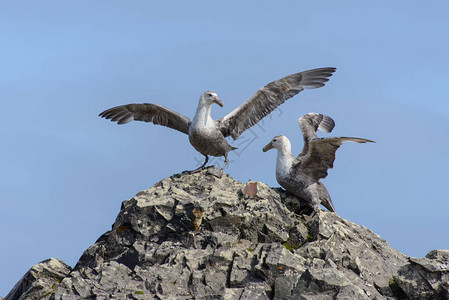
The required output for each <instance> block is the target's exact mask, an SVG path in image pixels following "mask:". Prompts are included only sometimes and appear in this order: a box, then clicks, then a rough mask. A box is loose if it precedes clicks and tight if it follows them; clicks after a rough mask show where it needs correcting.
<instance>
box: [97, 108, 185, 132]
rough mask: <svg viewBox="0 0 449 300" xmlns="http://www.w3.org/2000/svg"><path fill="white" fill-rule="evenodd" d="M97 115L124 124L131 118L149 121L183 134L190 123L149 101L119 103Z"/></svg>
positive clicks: (180, 115) (182, 116)
mask: <svg viewBox="0 0 449 300" xmlns="http://www.w3.org/2000/svg"><path fill="white" fill-rule="evenodd" d="M99 116H100V117H102V118H106V119H111V121H113V122H117V124H125V123H128V122H130V121H133V120H136V121H144V122H151V123H153V124H157V125H162V126H166V127H169V128H172V129H176V130H178V131H181V132H183V133H185V134H189V125H190V123H191V121H190V119H189V117H186V116H184V115H182V114H180V113H177V112H175V111H173V110H171V109H169V108H166V107H164V106H161V105H157V104H151V103H142V104H127V105H120V106H117V107H113V108H110V109H108V110H105V111H104V112H102V113H101V114H99Z"/></svg>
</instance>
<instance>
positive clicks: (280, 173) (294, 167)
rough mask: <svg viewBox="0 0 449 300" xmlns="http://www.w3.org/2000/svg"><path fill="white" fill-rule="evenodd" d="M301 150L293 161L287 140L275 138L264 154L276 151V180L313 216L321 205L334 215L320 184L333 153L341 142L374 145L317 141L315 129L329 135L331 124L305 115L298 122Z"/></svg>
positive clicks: (323, 117)
mask: <svg viewBox="0 0 449 300" xmlns="http://www.w3.org/2000/svg"><path fill="white" fill-rule="evenodd" d="M298 123H299V126H300V128H301V131H302V134H303V138H304V146H303V149H302V151H301V153H300V154H299V155H298V157H296V158H295V157H294V156H293V154H292V150H291V144H290V141H289V139H288V138H287V137H286V136H284V135H278V136H275V137H274V138H273V139H272V140H271V142H270V143H268V144H267V145H266V146H265V147H264V148H263V152H266V151H268V150H270V149H273V148H274V149H276V150H277V151H278V153H277V159H276V180H277V182H278V183H279V184H280V185H281V186H282V187H283V188H284V189H286V190H287V191H288V192H290V193H292V194H293V195H295V196H297V197H298V198H300V199H302V200H304V201H305V203H306V204H307V205H306V206H308V208H307V209H309V208H311V209H312V215H314V214H315V213H316V212H317V211H318V204H322V205H323V206H324V207H325V208H327V209H328V210H329V211H332V212H335V207H334V204H333V203H332V200H331V197H330V195H329V192H328V191H327V189H326V187H325V186H324V184H323V183H322V182H321V179H322V178H325V177H326V176H327V170H328V169H331V168H333V165H334V160H335V152H336V151H337V149H338V148H339V147H340V146H341V145H342V144H343V143H344V142H354V143H367V142H371V143H374V141H371V140H367V139H362V138H355V137H330V138H319V137H318V136H317V135H316V132H317V130H318V129H320V130H321V131H324V132H327V133H329V132H331V131H332V129H334V126H335V122H334V120H333V119H332V118H331V117H329V116H326V115H323V114H317V113H308V114H306V115H304V116H302V117H301V118H299V119H298Z"/></svg>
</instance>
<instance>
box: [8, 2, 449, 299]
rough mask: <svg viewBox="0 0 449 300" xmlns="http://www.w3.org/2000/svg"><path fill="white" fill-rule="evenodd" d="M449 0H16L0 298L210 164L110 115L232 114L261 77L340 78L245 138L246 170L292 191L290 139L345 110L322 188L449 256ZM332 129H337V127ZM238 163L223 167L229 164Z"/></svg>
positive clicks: (163, 134)
mask: <svg viewBox="0 0 449 300" xmlns="http://www.w3.org/2000/svg"><path fill="white" fill-rule="evenodd" d="M448 6H449V4H448V2H447V1H424V2H418V1H414V2H410V1H384V0H379V1H355V0H354V1H328V0H325V1H297V0H296V1H277V2H276V3H274V2H273V1H260V0H259V1H246V2H245V3H244V4H242V3H241V1H226V3H224V2H220V3H218V2H216V1H188V2H185V1H164V2H162V1H161V2H155V1H148V0H146V1H143V0H142V1H118V0H108V1H55V0H53V1H45V0H43V1H38V2H37V1H12V0H6V1H2V2H1V3H0V49H1V53H2V55H1V56H0V66H1V69H2V72H0V99H2V100H1V101H2V117H1V118H0V140H1V141H2V147H1V148H0V169H1V170H2V172H1V173H0V201H1V209H0V245H1V247H0V270H1V272H0V295H1V296H5V295H6V294H7V293H8V292H9V290H10V289H11V288H12V287H13V285H14V284H15V283H16V282H17V281H18V280H19V279H20V277H21V276H22V275H23V274H24V273H25V272H26V271H27V270H28V269H29V268H30V267H31V266H32V265H34V264H36V263H38V262H39V261H41V260H44V259H46V258H49V257H55V258H59V259H62V260H64V261H65V262H66V263H68V264H69V265H71V266H72V267H73V266H74V265H75V264H76V262H77V260H78V258H79V257H80V256H81V254H82V253H83V251H84V250H85V249H86V248H88V247H89V246H90V245H91V244H93V243H94V242H95V241H96V239H97V238H98V237H99V236H100V235H101V234H103V233H104V232H106V231H107V230H109V229H110V227H111V225H112V224H113V222H114V220H115V217H116V215H117V214H118V212H119V210H120V204H121V202H122V201H123V200H126V199H129V198H131V197H133V196H134V195H135V194H136V193H137V192H139V191H140V190H143V189H147V188H150V187H151V186H152V185H154V184H155V183H156V182H157V181H159V180H161V179H163V178H165V177H168V176H170V175H172V174H174V173H178V172H181V171H183V170H187V169H193V168H195V167H196V166H197V161H196V160H202V155H200V154H199V153H197V152H196V151H195V150H194V149H193V148H192V147H191V146H190V144H189V142H188V139H187V137H186V136H185V135H183V134H182V133H179V132H176V131H173V130H170V129H168V128H164V127H160V126H154V125H152V124H146V123H140V122H134V123H130V124H127V125H124V126H118V125H116V124H114V123H111V122H109V121H106V120H104V119H101V118H99V117H98V116H97V115H98V114H99V113H100V112H101V111H103V110H105V109H107V108H110V107H113V106H116V105H120V104H127V103H138V102H154V103H158V104H161V105H164V106H167V107H169V108H171V109H174V110H176V111H178V112H180V113H183V114H185V115H187V116H189V117H193V114H194V112H195V108H196V105H197V102H198V99H199V96H200V95H201V93H202V92H203V91H204V90H213V91H215V92H217V93H218V95H219V97H220V98H221V99H222V100H223V103H224V107H223V108H220V107H218V106H214V107H213V112H212V115H213V117H214V118H220V117H222V116H224V115H225V114H227V113H228V112H230V111H231V110H232V109H234V108H235V107H236V106H238V105H239V104H240V103H241V102H243V101H244V100H246V99H247V98H248V97H250V96H251V95H252V93H254V92H255V91H256V90H257V89H259V88H260V87H262V86H263V85H265V84H267V83H269V82H271V81H273V80H275V79H278V78H280V77H283V76H285V75H288V74H291V73H296V72H299V71H304V70H307V69H312V68H317V67H328V66H332V67H337V72H336V73H335V75H334V76H333V77H332V78H331V80H330V81H329V82H328V84H327V85H326V86H325V87H323V88H321V89H316V90H306V91H304V92H302V93H300V94H299V95H298V96H296V97H295V98H293V99H291V100H289V101H288V102H287V103H285V104H284V105H283V106H281V107H280V110H278V111H276V112H275V113H273V114H272V115H271V116H270V117H269V118H266V119H264V122H263V124H260V126H256V127H254V128H253V129H252V130H251V131H247V132H246V133H245V134H244V135H243V136H242V137H241V139H240V140H238V141H235V142H234V143H233V144H234V145H235V146H239V147H240V148H245V146H247V148H246V149H244V151H239V152H238V153H237V152H235V153H231V154H230V159H231V161H232V162H231V163H230V164H229V167H228V168H227V169H226V172H227V173H229V174H230V175H231V176H232V177H233V178H235V179H238V180H240V181H243V182H246V181H247V180H248V179H252V180H258V181H262V182H265V183H267V184H269V185H270V186H278V184H277V183H276V179H275V175H274V167H275V156H276V154H275V151H270V152H268V153H263V152H262V147H263V146H264V145H265V144H266V143H268V142H269V141H270V140H271V138H272V137H273V136H275V135H279V134H284V135H286V136H287V137H289V138H290V140H291V142H292V148H293V151H294V153H295V154H297V153H299V152H300V150H301V148H302V139H301V134H300V131H299V127H298V125H297V121H296V120H297V118H298V117H300V116H301V115H303V114H305V113H308V112H320V113H324V114H328V115H329V116H331V117H332V118H334V120H335V122H336V127H335V129H334V131H333V132H332V133H331V134H330V135H332V136H355V137H362V138H368V139H372V140H375V141H376V144H361V145H359V144H352V143H347V144H345V145H343V146H342V147H341V148H340V150H339V151H338V153H337V159H336V162H335V168H334V169H333V170H331V171H329V176H328V177H327V178H326V179H325V180H324V181H323V182H324V183H325V185H326V186H327V188H328V190H329V192H330V194H331V196H332V199H333V202H334V205H335V207H336V210H337V213H338V214H339V215H340V216H342V217H343V218H346V219H348V220H350V221H352V222H355V223H357V224H361V225H364V226H366V227H368V228H369V229H371V230H372V231H374V232H376V233H377V234H379V235H380V236H381V237H382V238H384V239H386V240H387V241H388V242H389V243H390V244H391V246H393V247H395V248H396V249H398V250H399V251H401V252H404V253H406V254H408V255H410V256H418V257H423V256H424V255H425V254H426V253H427V252H428V251H430V250H432V249H437V248H439V249H443V248H445V249H449V230H448V228H449V201H448V200H449V199H448V195H447V188H446V187H447V185H448V183H447V179H448V176H447V169H448V167H449V159H448V153H449V133H448V129H449V118H448V117H449V103H448V96H447V91H446V87H447V85H448V83H449V60H448V58H447V54H448V52H449V51H448V50H449V44H448V39H447V38H446V35H447V32H446V31H447V28H449V19H448V18H447V11H448V9H449V7H448ZM321 135H322V136H326V135H325V134H321ZM217 163H218V164H220V165H221V164H222V160H221V159H218V160H217Z"/></svg>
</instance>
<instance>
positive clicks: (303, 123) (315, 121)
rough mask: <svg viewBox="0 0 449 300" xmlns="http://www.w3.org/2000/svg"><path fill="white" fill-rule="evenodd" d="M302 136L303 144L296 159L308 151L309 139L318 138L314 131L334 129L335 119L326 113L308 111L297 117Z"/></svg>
mask: <svg viewBox="0 0 449 300" xmlns="http://www.w3.org/2000/svg"><path fill="white" fill-rule="evenodd" d="M298 124H299V127H300V128H301V131H302V135H303V138H304V146H303V148H302V151H301V153H300V154H299V155H298V157H297V159H299V158H300V157H302V156H304V155H305V154H306V153H307V152H308V151H309V141H310V140H313V139H316V138H318V135H317V134H316V132H317V131H318V129H319V130H321V131H323V132H326V133H329V132H331V131H332V130H333V129H334V126H335V121H334V120H333V119H332V118H331V117H329V116H326V115H323V114H318V113H308V114H305V115H303V116H302V117H301V118H299V119H298Z"/></svg>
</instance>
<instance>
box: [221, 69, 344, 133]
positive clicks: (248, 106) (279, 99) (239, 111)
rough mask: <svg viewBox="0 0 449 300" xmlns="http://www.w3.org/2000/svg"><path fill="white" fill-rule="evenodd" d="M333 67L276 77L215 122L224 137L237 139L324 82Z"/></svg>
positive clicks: (333, 70)
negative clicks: (284, 104)
mask: <svg viewBox="0 0 449 300" xmlns="http://www.w3.org/2000/svg"><path fill="white" fill-rule="evenodd" d="M335 70H336V69H335V68H319V69H313V70H308V71H304V72H301V73H295V74H291V75H288V76H285V77H283V78H281V79H278V80H275V81H273V82H271V83H269V84H267V85H265V86H264V87H262V88H260V89H259V90H258V91H257V92H256V93H255V94H254V95H252V96H251V97H250V98H249V99H248V100H246V101H245V102H243V103H242V104H241V105H240V106H238V107H237V108H236V109H234V110H233V111H232V112H230V113H229V114H228V115H226V116H225V117H223V118H221V119H219V120H217V125H218V127H219V129H220V131H221V132H222V133H223V135H224V136H225V137H226V136H232V138H233V139H237V138H238V137H239V136H240V135H241V134H242V133H243V132H244V131H245V130H247V129H248V128H250V127H252V126H254V125H255V124H256V123H257V122H259V121H260V120H261V119H263V118H264V117H265V116H267V115H268V114H269V113H271V112H272V111H273V110H275V109H276V108H277V107H278V106H279V105H281V104H282V103H284V102H285V101H286V100H288V99H290V98H291V97H293V96H295V95H296V94H298V93H299V92H301V91H302V90H304V89H313V88H319V87H322V86H324V83H325V82H326V81H328V80H329V79H328V77H330V76H332V73H333V72H335Z"/></svg>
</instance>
